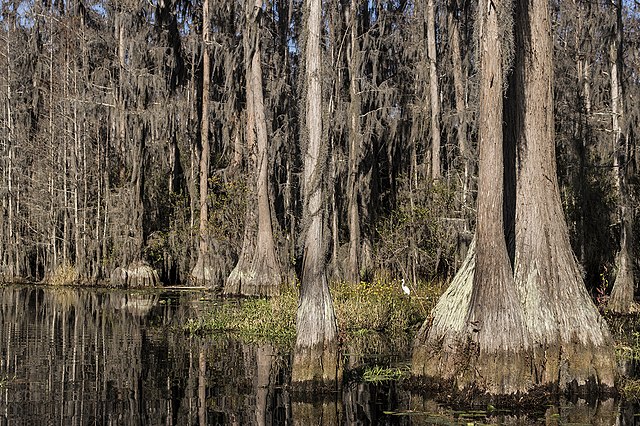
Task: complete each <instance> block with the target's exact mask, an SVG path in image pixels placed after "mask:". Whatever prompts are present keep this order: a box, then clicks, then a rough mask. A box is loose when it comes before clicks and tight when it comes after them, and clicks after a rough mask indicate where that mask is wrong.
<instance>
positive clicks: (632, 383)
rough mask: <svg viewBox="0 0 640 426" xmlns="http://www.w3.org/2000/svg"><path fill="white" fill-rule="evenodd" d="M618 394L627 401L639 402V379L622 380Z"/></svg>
mask: <svg viewBox="0 0 640 426" xmlns="http://www.w3.org/2000/svg"><path fill="white" fill-rule="evenodd" d="M620 394H621V395H622V396H623V397H624V399H626V400H627V401H640V379H632V378H629V377H625V378H623V379H622V383H621V384H620Z"/></svg>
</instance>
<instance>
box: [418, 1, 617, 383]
mask: <svg viewBox="0 0 640 426" xmlns="http://www.w3.org/2000/svg"><path fill="white" fill-rule="evenodd" d="M480 5H481V6H480V12H481V18H480V20H479V22H480V24H479V25H480V31H479V33H480V35H481V39H480V50H481V52H480V55H481V80H480V110H479V129H478V136H479V150H480V171H479V181H478V220H477V230H476V242H475V243H472V246H471V248H470V250H469V254H468V256H467V259H466V260H465V262H464V264H463V265H462V268H461V269H460V271H459V272H458V274H457V275H456V277H455V278H454V280H453V282H452V283H451V285H450V286H449V288H448V289H447V291H446V292H445V293H444V295H443V296H442V297H441V299H440V300H439V301H438V304H437V305H436V307H435V309H434V311H433V313H432V318H431V323H429V321H427V322H425V324H424V325H423V327H422V329H421V330H420V332H419V335H418V338H417V339H416V342H415V346H414V353H413V370H414V373H415V374H417V375H420V376H427V377H432V378H436V379H441V380H445V381H447V382H449V383H450V384H452V385H454V386H456V387H458V388H468V389H475V390H477V391H480V392H486V393H489V394H513V393H515V392H528V391H530V390H532V389H533V388H535V387H538V386H546V387H550V388H552V389H556V390H561V391H564V390H589V388H586V389H585V388H582V389H580V387H581V386H584V385H587V386H589V385H592V386H596V387H600V388H604V389H606V388H608V387H613V386H614V378H615V360H614V354H613V351H612V348H613V345H612V339H611V336H610V334H609V331H608V328H607V325H606V323H605V322H604V320H603V319H602V318H601V317H600V315H599V313H598V311H597V309H596V307H595V305H594V304H593V302H592V301H591V298H590V297H589V294H588V293H587V291H586V289H585V287H584V283H583V282H582V277H581V274H580V270H579V268H578V263H577V261H576V259H575V256H574V255H573V252H572V251H571V246H570V244H569V233H568V228H567V225H566V223H565V221H564V216H563V211H562V206H561V203H560V192H559V188H558V180H557V176H556V165H555V152H554V123H553V93H552V85H551V77H552V63H551V60H552V43H551V29H550V23H549V10H548V7H549V4H548V1H547V0H519V1H518V2H517V6H516V8H515V16H516V17H517V19H518V21H517V22H516V25H515V28H516V34H515V35H516V37H515V67H514V74H513V76H512V78H511V79H510V83H511V87H510V88H509V97H510V99H509V104H508V106H507V108H505V110H504V111H505V112H506V115H505V118H507V121H508V123H507V126H506V128H505V133H504V134H501V132H500V131H499V129H498V128H496V126H498V127H500V123H501V122H502V116H501V114H498V112H497V110H500V111H501V110H502V105H499V104H495V103H494V104H491V102H492V101H494V102H495V101H496V99H497V98H500V97H501V93H502V81H503V80H502V72H503V69H500V68H499V67H497V64H496V58H508V57H509V51H508V49H505V51H502V50H497V51H496V50H495V49H496V48H497V49H499V47H496V46H500V44H501V43H503V42H504V41H508V40H509V32H508V28H510V25H509V23H510V20H511V18H510V16H509V13H510V12H509V11H510V10H511V8H510V7H509V6H506V5H504V4H503V3H496V2H488V3H482V2H481V3H480ZM485 8H486V9H485ZM501 12H502V13H501ZM496 15H497V16H496ZM505 29H507V30H506V31H505ZM503 65H504V64H503ZM496 86H497V87H496ZM492 106H493V107H494V108H493V109H492ZM503 136H504V139H505V140H504V146H503V147H501V146H500V141H501V140H502V138H503ZM514 144H515V145H514ZM503 148H504V149H503ZM502 153H504V156H505V157H506V158H503V155H502ZM503 172H504V178H503ZM514 175H517V176H515V179H514ZM496 182H497V183H498V184H497V185H496ZM503 182H504V183H503ZM514 184H515V186H516V188H515V190H514V189H513V188H512V186H513V185H514ZM503 185H504V187H503ZM502 194H504V197H505V199H504V200H503V199H502ZM514 209H515V215H514V212H513V210H514ZM503 212H504V213H503ZM503 214H504V216H503ZM503 220H504V221H505V223H504V224H503ZM504 225H506V226H504ZM503 226H504V227H503ZM505 243H507V244H505ZM511 259H513V276H511V262H510V260H511Z"/></svg>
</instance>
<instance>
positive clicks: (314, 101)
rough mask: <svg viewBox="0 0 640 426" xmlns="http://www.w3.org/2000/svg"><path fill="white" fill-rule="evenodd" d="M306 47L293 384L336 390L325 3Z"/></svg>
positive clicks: (313, 11)
mask: <svg viewBox="0 0 640 426" xmlns="http://www.w3.org/2000/svg"><path fill="white" fill-rule="evenodd" d="M307 4H308V6H307V7H308V12H307V13H308V16H307V31H308V33H307V37H308V38H307V43H306V52H305V57H306V67H307V68H306V84H307V111H306V113H307V115H306V130H307V134H308V138H309V139H308V141H307V148H306V152H305V155H304V177H303V185H304V186H303V193H304V198H303V199H304V212H303V217H304V219H305V220H304V222H305V223H306V224H307V229H306V230H305V236H304V259H303V265H302V282H301V285H300V302H299V305H298V312H297V317H296V345H295V350H294V356H293V370H292V376H291V381H292V383H294V385H295V386H298V387H300V388H306V389H312V388H314V387H317V386H329V387H331V386H335V385H336V384H338V383H339V382H340V380H341V369H340V365H339V357H338V333H337V326H336V317H335V313H334V309H333V301H332V299H331V294H330V292H329V284H328V281H327V272H326V269H327V265H326V263H327V245H326V242H325V240H326V238H325V235H324V234H325V231H324V228H325V223H324V221H325V218H324V213H323V212H324V205H323V203H324V195H323V194H324V189H323V184H324V183H323V172H324V169H325V166H326V158H325V157H326V152H325V151H326V149H324V147H323V140H322V88H321V81H320V74H321V67H320V63H321V61H320V32H321V24H320V22H321V4H322V3H321V1H320V0H311V1H309V2H308V3H307Z"/></svg>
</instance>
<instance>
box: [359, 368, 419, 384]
mask: <svg viewBox="0 0 640 426" xmlns="http://www.w3.org/2000/svg"><path fill="white" fill-rule="evenodd" d="M409 372H410V371H409V368H408V366H405V367H381V366H379V365H375V366H372V367H366V368H365V370H364V373H363V374H362V380H363V381H365V382H369V383H381V382H387V381H398V380H402V379H404V378H405V377H408V375H409Z"/></svg>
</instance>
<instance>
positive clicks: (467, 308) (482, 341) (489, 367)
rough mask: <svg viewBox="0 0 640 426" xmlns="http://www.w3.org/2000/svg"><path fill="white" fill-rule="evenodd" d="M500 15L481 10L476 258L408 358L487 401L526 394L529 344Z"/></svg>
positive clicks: (486, 6) (486, 7)
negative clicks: (514, 265)
mask: <svg viewBox="0 0 640 426" xmlns="http://www.w3.org/2000/svg"><path fill="white" fill-rule="evenodd" d="M494 5H495V6H494ZM499 8H503V9H502V11H500V10H499ZM504 10H507V11H508V10H509V8H508V7H506V8H505V5H504V3H499V2H480V105H479V123H478V126H479V127H478V147H479V154H480V158H479V176H478V217H477V228H476V238H475V241H476V243H475V250H474V249H470V250H469V253H470V254H469V255H468V257H467V259H466V261H465V263H464V265H463V267H462V269H461V270H460V272H458V274H457V275H456V277H455V278H454V282H453V283H452V285H451V287H450V290H448V291H447V292H446V293H445V295H443V297H442V298H441V299H440V300H439V302H438V305H437V307H436V309H435V310H434V313H433V325H432V327H431V329H430V330H428V331H427V328H426V327H424V326H423V328H422V330H421V332H420V333H419V335H418V339H417V343H416V348H415V350H414V355H413V368H414V372H415V373H417V374H419V375H423V376H428V377H437V378H440V379H444V380H446V381H453V382H454V384H455V386H457V387H458V388H478V389H480V390H481V391H483V392H488V393H490V394H514V393H516V392H524V391H526V390H527V389H529V388H530V386H531V379H530V377H528V370H529V369H528V365H527V364H526V357H527V355H528V351H529V342H528V339H527V336H526V329H525V326H524V318H523V316H524V315H523V311H522V306H521V305H520V304H519V302H518V294H517V291H516V287H515V283H514V280H513V274H512V270H511V263H510V260H509V256H508V254H507V245H506V241H505V234H504V221H503V168H504V165H503V147H502V144H503V134H502V91H503V87H504V86H503V83H502V80H503V68H504V67H505V66H507V64H503V62H502V58H504V57H506V56H507V55H506V54H505V53H504V51H503V47H502V39H501V35H500V31H499V24H500V23H499V16H500V12H502V13H504ZM454 307H455V308H454ZM453 312H455V315H452V313H453Z"/></svg>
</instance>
